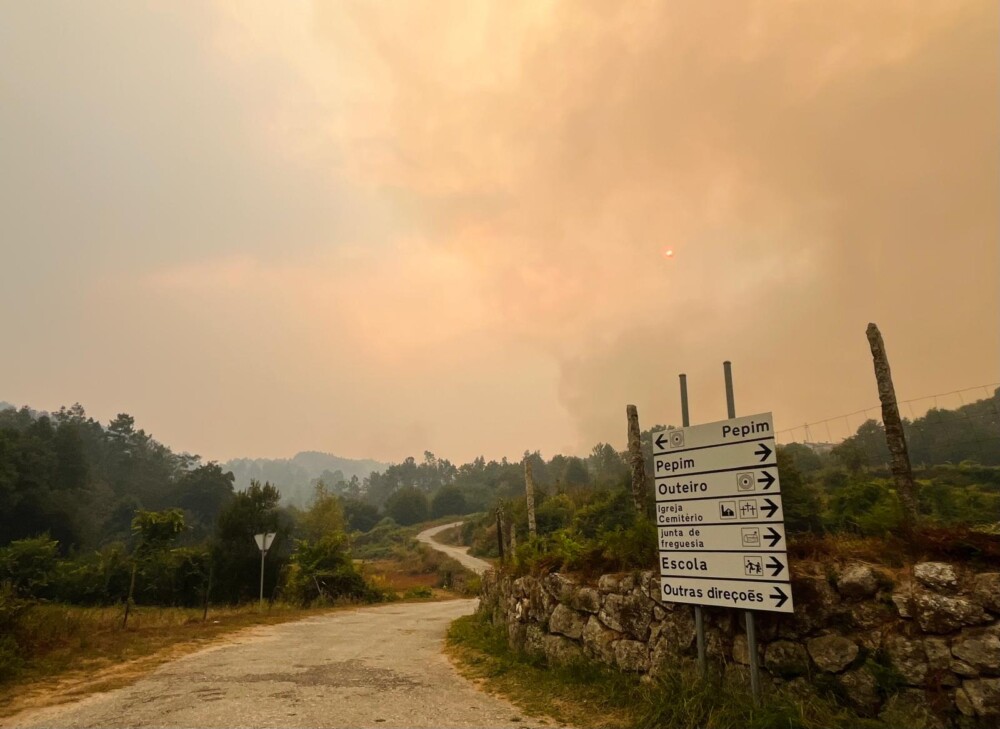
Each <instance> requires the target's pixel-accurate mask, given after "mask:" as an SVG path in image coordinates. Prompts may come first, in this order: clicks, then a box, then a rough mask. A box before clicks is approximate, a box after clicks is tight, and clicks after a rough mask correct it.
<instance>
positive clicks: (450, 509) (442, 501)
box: [431, 485, 467, 519]
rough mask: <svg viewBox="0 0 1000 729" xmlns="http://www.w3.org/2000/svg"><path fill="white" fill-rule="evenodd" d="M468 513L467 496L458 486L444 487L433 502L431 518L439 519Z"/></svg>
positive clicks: (439, 490)
mask: <svg viewBox="0 0 1000 729" xmlns="http://www.w3.org/2000/svg"><path fill="white" fill-rule="evenodd" d="M465 513H467V507H466V504H465V496H464V495H463V494H462V489H460V488H459V487H458V486H454V485H448V486H442V487H441V488H440V489H438V492H437V493H436V494H434V498H433V499H432V500H431V517H432V518H434V519H437V518H439V517H442V516H448V515H450V514H455V515H460V514H465Z"/></svg>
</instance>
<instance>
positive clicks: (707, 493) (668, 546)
mask: <svg viewBox="0 0 1000 729" xmlns="http://www.w3.org/2000/svg"><path fill="white" fill-rule="evenodd" d="M653 443H654V448H653V465H654V469H655V475H656V522H657V526H658V528H659V549H660V555H659V562H660V583H661V592H662V595H663V599H664V600H667V601H670V602H684V603H693V604H695V605H717V606H720V607H732V608H742V609H746V610H766V611H776V612H782V613H790V612H792V611H793V603H792V591H791V589H790V587H789V569H788V556H787V554H786V547H787V542H786V538H785V528H784V509H783V508H782V504H781V479H780V477H779V474H778V468H777V457H776V455H775V443H774V422H773V419H772V417H771V413H763V414H760V415H751V416H749V417H743V418H731V419H729V420H722V421H719V422H717V423H706V424H704V425H695V426H691V427H687V428H677V429H675V430H666V431H663V432H660V433H654V434H653Z"/></svg>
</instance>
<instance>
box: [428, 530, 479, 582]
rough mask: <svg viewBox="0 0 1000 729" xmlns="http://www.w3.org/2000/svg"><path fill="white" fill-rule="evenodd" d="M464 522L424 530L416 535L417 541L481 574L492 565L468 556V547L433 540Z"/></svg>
mask: <svg viewBox="0 0 1000 729" xmlns="http://www.w3.org/2000/svg"><path fill="white" fill-rule="evenodd" d="M464 523H465V522H461V521H453V522H452V523H451V524H442V525H441V526H436V527H431V528H430V529H424V530H423V531H422V532H420V533H419V534H418V535H417V539H418V540H419V541H421V542H423V543H424V544H429V545H430V546H431V547H433V548H434V549H436V550H437V551H439V552H444V553H445V554H447V555H448V556H449V557H451V558H453V559H455V560H457V561H458V562H460V563H461V564H462V565H464V566H465V567H468V568H469V569H470V570H472V571H473V572H475V573H476V574H477V575H481V574H483V572H485V571H486V570H488V569H490V568H491V567H492V566H493V565H491V564H490V563H489V562H485V561H483V560H481V559H478V558H476V557H473V556H471V555H469V554H468V552H469V548H468V547H454V546H452V545H450V544H441V542H439V541H437V540H435V539H434V536H435V535H436V534H440V533H441V532H443V531H444V530H445V529H451V528H452V527H454V526H458V525H459V524H464Z"/></svg>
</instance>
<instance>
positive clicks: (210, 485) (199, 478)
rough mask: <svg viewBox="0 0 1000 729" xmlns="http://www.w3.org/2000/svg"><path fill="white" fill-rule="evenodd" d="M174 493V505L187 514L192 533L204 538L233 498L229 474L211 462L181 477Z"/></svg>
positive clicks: (230, 475) (231, 476)
mask: <svg viewBox="0 0 1000 729" xmlns="http://www.w3.org/2000/svg"><path fill="white" fill-rule="evenodd" d="M174 494H175V495H174V499H175V501H176V503H177V505H178V506H180V507H181V508H182V509H184V510H185V511H186V512H188V514H190V516H191V519H190V521H191V527H192V532H193V534H194V536H195V537H196V538H198V539H201V538H204V537H207V536H208V535H209V534H210V533H211V530H212V529H213V528H214V526H215V520H216V519H218V518H219V514H221V513H222V510H223V508H224V507H225V506H226V504H228V503H229V502H230V501H231V500H232V498H233V474H232V472H231V471H223V470H222V467H221V466H220V465H219V464H218V463H215V462H211V463H208V464H206V465H204V466H199V467H198V468H195V469H194V470H192V471H187V472H186V473H185V474H184V475H183V476H181V478H180V479H179V480H178V482H177V486H176V487H175V491H174Z"/></svg>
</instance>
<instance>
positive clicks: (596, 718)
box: [447, 615, 883, 729]
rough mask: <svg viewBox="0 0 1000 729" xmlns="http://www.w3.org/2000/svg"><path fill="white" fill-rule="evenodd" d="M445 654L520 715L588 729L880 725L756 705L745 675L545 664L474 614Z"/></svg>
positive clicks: (454, 630) (809, 706)
mask: <svg viewBox="0 0 1000 729" xmlns="http://www.w3.org/2000/svg"><path fill="white" fill-rule="evenodd" d="M447 650H448V653H449V655H450V656H451V658H452V660H453V661H454V662H455V663H456V664H457V666H458V668H459V670H460V671H461V672H462V673H463V675H465V676H466V677H467V678H470V679H472V680H475V681H477V682H478V683H479V684H480V686H481V687H482V688H484V689H486V690H488V691H491V692H494V693H498V694H501V695H503V696H504V697H506V698H507V699H509V700H510V701H512V702H514V703H515V704H517V705H518V706H519V707H520V708H521V709H522V710H523V711H524V712H525V713H528V714H531V715H535V716H544V717H548V718H550V719H553V720H555V721H558V722H560V723H563V724H570V725H572V726H576V727H581V729H589V728H591V727H594V728H596V727H602V728H603V727H610V728H614V729H619V728H621V729H625V728H630V727H663V728H674V727H676V728H677V729H681V728H683V729H691V728H692V727H704V728H705V729H729V728H733V729H736V728H738V727H739V728H744V727H745V728H747V729H772V728H773V727H782V728H783V729H820V728H821V727H822V728H826V727H829V728H831V729H838V728H840V727H843V728H845V729H846V728H847V727H860V728H862V729H865V728H867V729H874V728H876V727H882V726H883V725H882V724H880V723H879V722H876V721H873V720H871V719H864V718H862V717H859V716H857V715H856V714H854V713H852V712H848V711H845V710H844V709H842V708H840V707H838V706H837V705H836V704H834V703H833V702H832V701H830V700H827V699H824V698H820V697H815V696H810V697H801V696H796V695H794V694H793V693H791V692H782V691H778V690H775V691H772V692H771V693H770V694H769V695H767V696H765V698H764V700H763V701H762V702H761V704H760V705H755V704H754V702H753V700H752V697H751V694H750V691H749V687H748V686H747V683H746V680H745V678H744V677H742V676H740V675H738V674H730V675H726V676H724V675H713V676H710V677H708V678H705V679H701V678H700V677H699V676H698V675H697V672H696V671H694V670H687V671H684V670H674V671H667V672H666V673H665V674H664V675H663V676H662V677H661V678H658V679H656V680H651V679H645V680H643V679H640V678H639V677H638V676H636V675H632V674H626V673H623V672H621V671H617V670H613V669H611V668H608V667H604V666H599V665H596V664H592V663H581V664H576V665H570V666H550V665H548V664H547V663H546V661H545V659H544V658H541V657H535V656H529V655H526V654H524V653H520V652H516V651H514V650H512V649H511V648H510V647H509V646H508V644H507V636H506V631H505V630H504V629H503V628H498V627H497V626H494V625H492V624H491V623H490V622H489V621H488V620H487V619H485V618H484V617H483V616H480V615H471V616H468V617H463V618H459V619H458V620H456V621H455V622H454V623H452V625H451V627H450V629H449V631H448V638H447Z"/></svg>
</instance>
